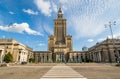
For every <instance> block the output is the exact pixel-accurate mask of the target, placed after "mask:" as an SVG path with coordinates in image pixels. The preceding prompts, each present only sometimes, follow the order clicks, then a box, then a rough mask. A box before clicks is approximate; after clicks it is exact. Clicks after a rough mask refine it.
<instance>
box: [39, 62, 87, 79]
mask: <svg viewBox="0 0 120 79" xmlns="http://www.w3.org/2000/svg"><path fill="white" fill-rule="evenodd" d="M40 79H87V78H85V77H84V76H83V75H81V74H79V73H78V72H76V71H75V70H73V69H72V68H70V67H69V66H66V65H65V64H58V65H56V66H54V67H53V68H52V69H50V70H49V71H48V72H47V73H46V74H45V75H44V76H43V77H42V78H40Z"/></svg>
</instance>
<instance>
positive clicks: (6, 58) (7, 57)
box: [4, 52, 13, 63]
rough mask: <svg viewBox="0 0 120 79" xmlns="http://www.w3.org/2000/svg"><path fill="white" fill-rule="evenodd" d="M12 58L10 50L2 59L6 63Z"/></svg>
mask: <svg viewBox="0 0 120 79" xmlns="http://www.w3.org/2000/svg"><path fill="white" fill-rule="evenodd" d="M12 60H13V56H12V54H11V53H10V52H9V53H7V54H6V55H5V56H4V61H5V62H6V63H9V62H12Z"/></svg>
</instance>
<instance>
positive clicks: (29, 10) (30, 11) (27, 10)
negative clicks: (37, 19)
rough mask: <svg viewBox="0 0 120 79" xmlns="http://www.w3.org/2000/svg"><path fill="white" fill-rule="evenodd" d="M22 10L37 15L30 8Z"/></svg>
mask: <svg viewBox="0 0 120 79" xmlns="http://www.w3.org/2000/svg"><path fill="white" fill-rule="evenodd" d="M23 12H25V13H28V14H31V15H38V12H37V11H33V10H31V9H23Z"/></svg>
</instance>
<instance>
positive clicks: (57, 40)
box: [48, 7, 72, 61]
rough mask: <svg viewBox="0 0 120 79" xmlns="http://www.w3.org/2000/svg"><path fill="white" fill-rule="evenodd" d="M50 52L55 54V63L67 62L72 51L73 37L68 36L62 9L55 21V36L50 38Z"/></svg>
mask: <svg viewBox="0 0 120 79" xmlns="http://www.w3.org/2000/svg"><path fill="white" fill-rule="evenodd" d="M48 51H51V52H52V53H53V54H54V56H53V60H55V61H66V59H65V57H66V55H67V54H68V52H71V51H72V36H70V35H67V32H66V19H64V18H63V13H62V10H61V7H60V8H59V10H58V14H57V18H56V19H54V35H51V36H49V37H48Z"/></svg>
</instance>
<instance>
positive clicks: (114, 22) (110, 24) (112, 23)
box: [105, 21, 116, 62]
mask: <svg viewBox="0 0 120 79" xmlns="http://www.w3.org/2000/svg"><path fill="white" fill-rule="evenodd" d="M114 25H116V21H113V22H111V21H110V22H109V23H108V24H105V28H107V27H109V28H110V32H111V36H112V43H113V49H114V48H115V42H114V39H113V30H112V26H114ZM109 59H110V62H111V55H110V52H109Z"/></svg>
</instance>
